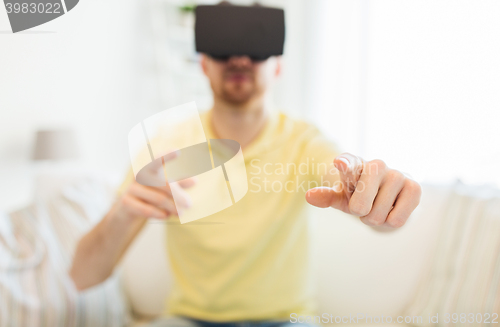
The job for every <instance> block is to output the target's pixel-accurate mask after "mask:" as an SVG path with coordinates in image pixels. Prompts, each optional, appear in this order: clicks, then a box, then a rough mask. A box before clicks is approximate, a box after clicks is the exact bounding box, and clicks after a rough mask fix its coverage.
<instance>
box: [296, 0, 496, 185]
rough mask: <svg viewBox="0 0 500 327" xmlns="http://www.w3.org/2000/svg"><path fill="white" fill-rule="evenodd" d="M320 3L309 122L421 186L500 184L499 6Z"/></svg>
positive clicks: (335, 0) (312, 58)
mask: <svg viewBox="0 0 500 327" xmlns="http://www.w3.org/2000/svg"><path fill="white" fill-rule="evenodd" d="M315 4H316V9H315V10H316V15H315V16H314V17H315V18H316V19H314V17H312V19H311V21H312V25H311V26H310V30H309V33H310V36H311V38H312V39H314V42H311V44H312V46H311V47H310V51H309V53H308V56H307V58H308V60H307V65H308V66H309V69H308V71H309V76H308V79H307V80H308V83H307V85H308V89H307V99H308V103H309V104H310V105H309V106H308V110H307V112H305V114H306V115H307V116H308V117H310V118H311V119H312V120H314V121H315V122H316V123H317V124H318V125H319V126H321V127H322V128H323V129H324V130H325V132H326V133H327V134H328V135H330V136H332V137H333V138H335V139H336V140H338V142H339V143H340V145H341V146H342V148H343V149H344V150H346V151H350V152H354V153H360V154H361V155H362V156H364V157H365V158H366V159H375V158H381V159H383V160H385V161H386V162H387V163H388V164H389V165H390V166H393V167H397V168H398V169H401V170H403V171H407V172H410V173H411V174H412V175H413V176H414V177H415V178H417V179H418V180H421V181H430V182H447V181H451V180H454V179H456V178H460V179H462V180H463V181H465V182H468V183H495V184H497V185H500V174H497V173H496V171H497V167H498V166H500V129H499V128H498V126H497V125H498V123H499V122H500V92H499V91H500V60H499V59H498V58H500V37H499V35H500V20H499V19H498V17H500V2H497V1H480V2H472V1H439V2H435V1H411V2H409V1H397V0H386V1H369V0H365V1H363V0H357V1H340V0H322V1H320V0H318V1H316V2H315Z"/></svg>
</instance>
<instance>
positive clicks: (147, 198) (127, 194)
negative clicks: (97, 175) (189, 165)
mask: <svg viewBox="0 0 500 327" xmlns="http://www.w3.org/2000/svg"><path fill="white" fill-rule="evenodd" d="M190 184H191V183H190V182H189V181H187V182H185V183H184V185H181V186H179V185H176V186H179V188H185V187H189V186H191V185H190ZM180 192H182V190H176V194H179V193H180ZM183 202H184V206H185V207H189V200H188V199H187V196H186V201H183ZM170 215H177V210H176V206H175V204H174V200H173V198H172V192H171V190H170V188H169V187H168V186H166V187H149V186H143V185H141V184H139V183H137V182H135V181H134V182H133V183H131V184H130V186H129V187H128V188H127V189H126V190H125V191H124V192H123V194H122V195H121V196H120V198H119V199H118V201H117V202H116V203H115V204H114V205H113V207H112V208H111V210H110V211H109V212H108V213H107V215H106V216H105V217H104V218H103V219H102V220H101V221H100V222H99V223H98V224H97V225H96V226H95V227H94V228H93V229H92V230H91V231H90V232H88V233H87V234H86V235H84V236H83V237H82V239H81V240H80V241H79V243H78V245H77V248H76V252H75V256H74V259H73V265H72V267H71V269H70V272H69V273H70V276H71V278H72V279H73V282H74V283H75V286H76V288H77V289H78V290H83V289H86V288H89V287H92V286H94V285H97V284H99V283H101V282H103V281H105V280H106V279H107V278H108V277H109V276H110V275H111V274H112V273H113V269H114V267H115V266H116V264H117V263H118V262H119V261H120V259H121V257H122V256H123V254H124V253H125V251H126V250H127V248H128V246H129V245H130V244H131V243H132V241H133V240H134V238H135V237H136V236H137V234H138V233H139V232H140V231H141V229H142V228H143V227H144V225H145V223H146V221H147V218H144V217H151V218H158V219H166V218H168V217H169V216H170Z"/></svg>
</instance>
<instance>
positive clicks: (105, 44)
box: [0, 0, 307, 210]
mask: <svg viewBox="0 0 500 327" xmlns="http://www.w3.org/2000/svg"><path fill="white" fill-rule="evenodd" d="M169 1H170V2H171V3H174V4H176V5H181V4H182V3H184V1H176V0H169ZM200 2H216V1H200ZM235 2H237V3H241V4H249V3H251V1H244V0H241V1H235ZM264 3H266V4H269V5H274V6H277V7H284V8H285V10H286V19H287V41H286V49H285V54H286V57H285V69H284V74H283V77H282V78H281V80H280V81H279V82H278V85H277V86H276V97H275V99H276V103H277V105H278V107H279V108H281V109H283V110H287V111H288V112H290V113H292V114H295V115H300V114H302V112H303V110H304V107H305V105H304V98H303V88H304V86H303V83H304V78H303V76H304V65H303V60H304V58H303V53H304V52H303V47H302V44H303V41H304V40H305V38H306V35H305V24H306V22H305V19H304V17H305V16H304V12H305V9H307V6H306V2H305V1H303V0H290V1H285V0H269V1H264ZM162 6H163V5H162V2H161V1H160V0H140V1H139V0H120V1H119V0H82V1H80V3H79V4H78V6H76V7H75V8H74V9H73V10H72V11H71V12H69V13H67V14H66V15H64V16H62V17H60V18H58V19H56V20H54V21H52V22H49V23H46V24H44V25H41V26H39V27H35V28H33V29H31V30H29V31H25V32H21V33H17V34H12V33H11V32H10V25H9V22H8V17H7V14H6V12H5V10H3V8H2V7H0V115H1V119H0V121H1V124H2V125H1V128H0V181H1V182H0V210H2V209H6V210H8V209H12V208H15V207H18V206H21V205H22V204H24V203H27V202H28V201H29V200H30V198H31V195H32V192H33V177H34V176H33V175H34V174H35V172H36V171H37V169H40V167H37V166H38V165H33V164H32V163H31V162H30V160H29V159H30V156H31V151H32V146H33V141H34V133H35V131H36V130H37V129H41V128H57V127H70V128H74V129H75V130H76V132H77V136H78V138H79V141H80V146H81V150H82V156H81V157H82V160H81V161H80V163H79V164H78V165H79V166H81V167H85V168H86V169H98V170H106V171H114V172H118V173H123V172H124V171H125V170H126V169H127V168H128V166H129V157H128V148H127V147H128V145H127V133H128V131H129V129H130V128H131V127H132V126H133V125H135V124H136V122H138V121H140V120H142V119H143V118H145V117H148V116H150V115H151V114H153V113H155V112H158V111H159V110H162V109H164V108H163V107H162V105H164V103H163V104H162V102H161V100H160V99H161V98H162V96H161V95H160V92H167V91H168V92H176V90H175V89H174V90H172V89H168V90H162V89H161V88H162V87H164V86H163V85H162V84H161V83H159V78H158V76H156V75H158V74H157V71H158V66H157V65H158V62H155V54H154V53H155V51H157V50H158V49H157V48H156V49H155V47H157V46H158V44H160V46H161V42H158V40H157V39H155V37H157V34H156V36H155V31H154V28H156V27H155V26H154V24H153V23H152V22H151V17H152V16H151V10H152V9H154V10H160V9H162V8H163V7H162ZM165 8H166V7H165ZM160 41H161V40H160ZM177 87H178V86H177ZM179 91H181V90H179ZM163 95H164V94H163ZM188 100H189V101H192V100H193V99H188ZM200 109H206V108H200ZM70 165H75V164H74V163H73V164H70Z"/></svg>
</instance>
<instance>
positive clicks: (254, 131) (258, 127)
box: [212, 99, 269, 148]
mask: <svg viewBox="0 0 500 327" xmlns="http://www.w3.org/2000/svg"><path fill="white" fill-rule="evenodd" d="M268 107H269V105H268V104H267V101H264V100H262V99H258V100H254V101H249V102H247V103H245V104H242V105H234V104H231V103H228V102H225V101H223V100H220V99H214V106H213V108H212V128H213V130H214V132H215V135H216V136H217V137H218V138H221V139H231V140H235V141H237V142H238V143H239V144H240V145H241V147H242V148H245V147H246V146H248V145H249V144H250V143H252V141H253V140H255V138H256V137H257V136H258V135H259V133H260V132H261V131H262V129H263V128H264V126H265V124H266V123H267V120H268V118H269V108H268Z"/></svg>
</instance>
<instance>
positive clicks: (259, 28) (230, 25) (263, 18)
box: [195, 5, 285, 61]
mask: <svg viewBox="0 0 500 327" xmlns="http://www.w3.org/2000/svg"><path fill="white" fill-rule="evenodd" d="M195 40H196V51H197V52H202V53H205V54H208V55H209V56H211V57H213V58H214V59H217V60H227V59H229V57H231V56H249V57H250V58H251V59H252V60H254V61H262V60H266V59H267V58H269V57H271V56H278V55H282V54H283V46H284V43H285V13H284V11H283V9H278V8H270V7H261V6H253V7H250V6H234V5H212V6H209V5H199V6H197V7H196V22H195Z"/></svg>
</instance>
